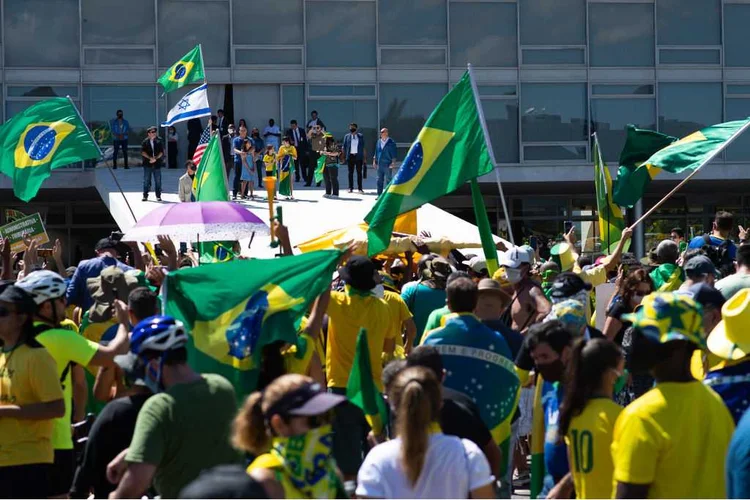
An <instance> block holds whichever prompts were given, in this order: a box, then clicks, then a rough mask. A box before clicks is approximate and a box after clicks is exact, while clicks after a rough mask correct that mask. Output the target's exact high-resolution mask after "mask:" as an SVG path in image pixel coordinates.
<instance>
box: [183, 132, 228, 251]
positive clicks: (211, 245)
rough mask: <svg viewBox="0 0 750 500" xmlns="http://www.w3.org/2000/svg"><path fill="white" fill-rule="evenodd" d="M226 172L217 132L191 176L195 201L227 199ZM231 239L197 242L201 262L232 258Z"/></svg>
mask: <svg viewBox="0 0 750 500" xmlns="http://www.w3.org/2000/svg"><path fill="white" fill-rule="evenodd" d="M227 184H228V183H227V174H226V170H225V169H224V154H223V152H222V149H221V143H220V142H219V134H215V135H214V136H213V137H211V139H210V140H209V141H208V145H207V146H206V150H205V151H204V152H203V157H202V158H201V162H200V163H199V164H198V170H197V171H196V173H195V177H194V178H193V191H194V192H195V201H229V191H228V190H227ZM233 246H234V242H233V241H207V242H201V243H199V244H198V253H199V254H200V262H201V263H202V264H211V263H215V262H226V261H228V260H232V259H233V258H234V253H232V247H233Z"/></svg>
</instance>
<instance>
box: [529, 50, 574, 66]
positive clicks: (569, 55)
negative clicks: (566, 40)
mask: <svg viewBox="0 0 750 500" xmlns="http://www.w3.org/2000/svg"><path fill="white" fill-rule="evenodd" d="M521 60H522V61H523V64H585V63H586V54H585V53H584V50H583V49H523V50H522V51H521Z"/></svg>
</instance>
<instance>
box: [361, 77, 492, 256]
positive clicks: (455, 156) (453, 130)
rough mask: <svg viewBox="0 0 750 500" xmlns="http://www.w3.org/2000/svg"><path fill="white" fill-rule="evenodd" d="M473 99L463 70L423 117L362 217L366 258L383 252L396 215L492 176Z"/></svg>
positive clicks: (470, 87)
mask: <svg viewBox="0 0 750 500" xmlns="http://www.w3.org/2000/svg"><path fill="white" fill-rule="evenodd" d="M477 98H478V97H477V96H475V95H474V91H473V89H472V83H471V79H470V76H469V72H468V71H467V72H466V73H464V76H463V77H462V78H461V80H459V81H458V83H457V84H456V86H455V87H453V89H451V91H450V92H448V94H446V95H445V97H443V100H442V101H440V103H439V104H438V105H437V107H436V108H435V110H434V111H433V112H432V114H431V115H430V117H429V118H428V119H427V122H426V123H425V125H424V128H422V131H421V132H419V135H418V136H417V139H416V140H415V141H414V143H413V144H412V146H411V149H409V152H408V153H407V155H406V158H405V159H404V162H403V163H402V164H401V167H400V168H399V169H398V171H397V172H396V175H395V176H394V177H393V180H392V181H391V183H390V184H389V185H388V188H387V189H386V190H385V191H384V193H383V195H382V196H381V197H380V198H378V201H377V202H376V203H375V206H374V207H373V208H372V210H371V211H370V213H369V214H367V216H366V217H365V221H366V222H367V223H368V224H369V225H370V229H369V230H368V231H367V242H368V253H369V255H370V256H372V255H375V254H377V253H380V252H382V251H383V250H385V249H386V248H388V245H389V244H390V241H391V233H392V231H393V223H394V221H395V220H396V217H398V216H399V215H400V214H403V213H405V212H408V211H410V210H414V209H415V208H418V207H421V206H422V205H424V204H425V203H429V202H431V201H433V200H435V199H437V198H440V197H441V196H444V195H446V194H448V193H451V192H453V191H455V190H456V189H458V188H459V187H461V186H463V185H464V184H465V183H466V182H467V181H469V180H471V179H475V178H477V177H480V176H482V175H485V174H488V173H490V172H492V170H493V169H494V165H493V163H492V159H491V156H490V152H489V150H488V149H487V143H486V142H485V138H484V131H483V129H482V125H481V122H480V119H479V110H478V108H477Z"/></svg>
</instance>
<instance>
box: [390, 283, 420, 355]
mask: <svg viewBox="0 0 750 500" xmlns="http://www.w3.org/2000/svg"><path fill="white" fill-rule="evenodd" d="M383 299H384V300H385V301H386V302H387V303H388V307H389V308H390V310H391V314H393V318H394V319H393V320H394V322H395V323H396V324H397V325H399V327H398V333H397V335H396V347H395V348H394V350H393V352H392V353H386V354H391V355H392V356H391V357H392V358H395V359H404V358H405V357H406V356H407V355H408V354H409V353H410V352H411V350H412V347H413V344H414V339H415V338H416V337H417V325H416V323H414V316H413V315H412V313H411V311H410V310H409V306H407V305H406V302H404V299H402V298H401V295H400V294H399V293H397V292H392V291H390V290H385V291H384V293H383ZM402 334H403V335H404V336H405V337H406V338H405V339H404V337H402ZM389 361H390V358H389Z"/></svg>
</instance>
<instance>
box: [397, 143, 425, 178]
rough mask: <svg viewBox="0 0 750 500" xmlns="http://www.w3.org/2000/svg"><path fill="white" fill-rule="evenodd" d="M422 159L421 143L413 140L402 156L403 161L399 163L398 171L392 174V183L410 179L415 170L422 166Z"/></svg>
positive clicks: (417, 170) (415, 172) (415, 173)
mask: <svg viewBox="0 0 750 500" xmlns="http://www.w3.org/2000/svg"><path fill="white" fill-rule="evenodd" d="M422 160H424V152H423V151H422V143H421V142H415V143H414V144H413V145H412V147H411V149H409V153H407V155H406V158H404V162H403V163H402V164H401V167H400V168H399V169H398V172H396V175H395V176H393V184H394V185H398V184H404V183H405V182H409V181H410V180H412V179H413V178H414V176H415V175H417V172H419V169H420V168H422Z"/></svg>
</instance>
